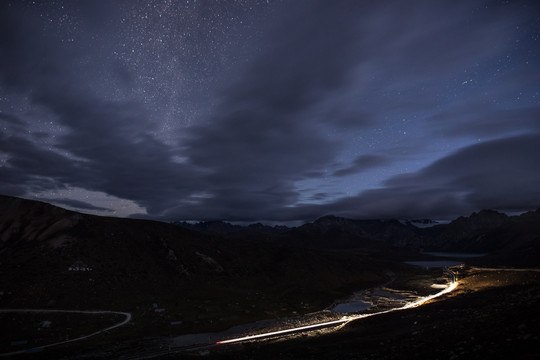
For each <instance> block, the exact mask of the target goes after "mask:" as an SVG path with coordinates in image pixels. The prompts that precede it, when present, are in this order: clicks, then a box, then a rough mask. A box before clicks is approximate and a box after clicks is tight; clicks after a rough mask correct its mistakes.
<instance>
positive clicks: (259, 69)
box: [0, 0, 540, 221]
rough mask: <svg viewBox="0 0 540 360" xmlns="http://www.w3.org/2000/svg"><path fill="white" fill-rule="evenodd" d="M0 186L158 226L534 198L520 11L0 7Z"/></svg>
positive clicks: (536, 109)
mask: <svg viewBox="0 0 540 360" xmlns="http://www.w3.org/2000/svg"><path fill="white" fill-rule="evenodd" d="M0 13H1V15H0V24H1V25H0V32H1V34H2V35H1V37H0V179H2V180H1V181H0V192H1V193H4V194H7V195H15V196H22V197H27V198H34V199H41V200H44V201H50V202H53V203H56V204H58V205H61V206H66V207H70V208H73V209H76V210H79V211H86V212H91V213H97V214H108V215H111V214H112V215H116V216H144V217H151V218H158V219H165V220H180V219H186V220H188V219H198V220H199V219H225V220H242V221H244V220H245V221H255V220H257V221H259V220H262V221H292V220H309V219H313V218H316V217H319V216H322V215H325V214H330V213H331V214H336V215H342V216H349V217H404V218H410V217H440V218H446V217H452V216H455V215H466V214H468V213H470V212H472V211H477V210H480V209H483V208H494V209H497V210H501V211H525V210H529V209H531V208H536V207H538V206H539V204H540V190H539V189H540V167H538V166H537V164H538V161H539V158H538V156H539V154H540V148H538V146H540V145H538V144H540V95H539V93H540V78H539V75H538V74H540V71H539V70H540V67H539V65H540V58H539V55H540V50H539V49H540V46H539V37H540V11H539V8H538V6H537V5H536V4H535V2H534V1H480V0H476V1H468V2H459V3H455V2H449V1H442V0H441V1H432V2H421V1H413V2H407V3H404V2H400V1H387V2H382V3H373V2H369V1H354V2H353V1H335V2H325V1H247V0H246V1H235V0H228V1H226V0H220V1H218V0H216V1H195V0H190V1H172V0H161V1H157V0H156V1H115V2H110V1H5V2H3V3H2V5H0Z"/></svg>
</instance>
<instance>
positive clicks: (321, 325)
mask: <svg viewBox="0 0 540 360" xmlns="http://www.w3.org/2000/svg"><path fill="white" fill-rule="evenodd" d="M445 272H446V273H447V274H448V275H449V276H450V281H449V282H448V284H447V285H446V287H445V288H444V289H442V290H441V291H439V292H438V293H436V294H433V295H429V296H424V297H421V298H418V299H417V300H415V301H413V302H410V303H407V304H405V305H403V306H401V307H397V308H393V309H389V310H384V311H379V312H375V313H370V314H358V315H350V316H344V317H343V318H341V319H339V320H334V321H328V322H322V323H318V324H311V325H307V326H300V327H296V328H290V329H284V330H279V331H272V332H267V333H262V334H257V335H248V336H243V337H239V338H234V339H227V340H221V341H218V342H216V344H215V345H224V344H231V343H238V342H243V341H250V340H255V339H262V338H269V337H275V336H280V335H286V334H292V333H297V332H303V331H310V330H317V329H322V328H326V327H335V326H343V325H345V324H347V323H349V322H351V321H355V320H359V319H364V318H367V317H371V316H375V315H381V314H387V313H390V312H393V311H399V310H405V309H410V308H414V307H418V306H420V305H422V304H424V303H426V302H428V301H430V300H433V299H435V298H437V297H439V296H442V295H444V294H447V293H449V292H451V291H453V290H454V289H455V288H456V287H457V286H458V282H457V278H456V274H455V273H454V272H453V271H452V270H450V269H448V268H445Z"/></svg>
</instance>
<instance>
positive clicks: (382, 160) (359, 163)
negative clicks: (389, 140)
mask: <svg viewBox="0 0 540 360" xmlns="http://www.w3.org/2000/svg"><path fill="white" fill-rule="evenodd" d="M391 163H392V160H391V159H389V158H388V157H385V156H381V155H361V156H358V157H357V158H356V159H355V160H354V162H353V163H352V165H351V166H349V167H346V168H343V169H340V170H337V171H335V172H334V173H333V176H347V175H352V174H356V173H359V172H363V171H367V170H370V169H374V168H377V167H381V166H385V165H389V164H391Z"/></svg>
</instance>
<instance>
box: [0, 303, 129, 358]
mask: <svg viewBox="0 0 540 360" xmlns="http://www.w3.org/2000/svg"><path fill="white" fill-rule="evenodd" d="M14 312H15V313H41V314H43V313H75V314H95V315H97V314H116V315H124V316H125V317H126V318H125V319H124V320H123V321H121V322H119V323H117V324H114V325H112V326H109V327H107V328H105V329H101V330H98V331H96V332H93V333H91V334H89V335H83V336H80V337H78V338H75V339H70V340H65V341H60V342H56V343H53V344H46V345H43V346H37V347H34V348H30V349H24V350H18V351H12V352H8V353H0V357H5V356H12V355H18V354H27V353H30V352H34V351H40V350H42V349H45V348H48V347H52V346H57V345H62V344H67V343H70V342H75V341H79V340H84V339H88V338H89V337H92V336H95V335H98V334H101V333H104V332H106V331H109V330H112V329H115V328H117V327H120V326H123V325H125V324H127V323H128V322H130V321H131V313H128V312H121V311H105V310H49V309H0V313H14Z"/></svg>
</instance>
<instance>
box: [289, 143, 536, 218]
mask: <svg viewBox="0 0 540 360" xmlns="http://www.w3.org/2000/svg"><path fill="white" fill-rule="evenodd" d="M537 154H540V133H534V134H528V135H520V136H515V137H509V138H504V139H497V140H492V141H486V142H483V143H480V144H476V145H472V146H469V147H466V148H463V149H461V150H459V151H456V152H455V153H453V154H451V155H449V156H446V157H444V158H442V159H440V160H437V161H436V162H434V163H433V164H431V165H429V166H427V167H425V168H423V169H421V170H420V171H418V172H415V173H410V174H404V175H398V176H395V177H392V178H390V179H389V180H387V181H386V182H385V184H384V186H383V187H382V188H379V189H373V190H368V191H364V192H362V193H360V194H359V195H357V196H353V197H348V198H344V199H340V200H338V201H335V202H333V203H330V204H325V205H315V206H309V205H306V206H304V207H303V208H302V209H299V213H302V212H303V213H304V215H305V216H308V218H309V215H311V216H313V217H318V216H320V215H317V214H329V213H333V214H338V215H343V216H349V217H373V218H377V217H387V218H388V217H397V218H416V217H431V218H437V217H440V218H452V217H455V216H457V215H463V214H468V213H471V212H473V211H477V210H479V209H497V210H503V211H523V210H528V209H534V208H538V207H539V206H540V167H538V157H537Z"/></svg>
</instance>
